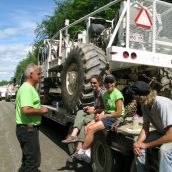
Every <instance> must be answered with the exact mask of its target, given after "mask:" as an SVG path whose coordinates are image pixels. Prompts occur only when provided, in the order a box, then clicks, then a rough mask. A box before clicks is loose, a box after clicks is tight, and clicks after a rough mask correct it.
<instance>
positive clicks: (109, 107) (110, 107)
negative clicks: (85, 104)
mask: <svg viewBox="0 0 172 172" xmlns="http://www.w3.org/2000/svg"><path fill="white" fill-rule="evenodd" d="M119 99H122V100H123V101H124V97H123V95H122V93H121V92H120V91H119V90H118V89H116V88H115V89H114V90H113V91H112V92H108V91H106V92H105V93H104V94H103V103H104V105H105V108H106V113H113V112H115V111H116V101H117V100H119ZM124 112H125V109H124V105H123V106H122V113H121V116H120V117H118V119H119V120H122V116H123V115H124Z"/></svg>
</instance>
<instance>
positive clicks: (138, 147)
mask: <svg viewBox="0 0 172 172" xmlns="http://www.w3.org/2000/svg"><path fill="white" fill-rule="evenodd" d="M146 148H147V144H146V143H144V142H138V141H137V142H135V143H134V144H133V151H134V154H135V155H136V156H142V155H143V154H142V152H141V149H146Z"/></svg>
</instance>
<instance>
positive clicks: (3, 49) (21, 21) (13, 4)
mask: <svg viewBox="0 0 172 172" xmlns="http://www.w3.org/2000/svg"><path fill="white" fill-rule="evenodd" d="M55 7H56V5H55V3H54V0H0V81H2V80H6V81H9V80H10V79H11V77H13V76H14V74H15V70H16V67H17V65H18V64H19V62H20V61H22V59H25V58H26V55H27V53H28V52H29V50H31V47H32V44H33V42H34V40H35V38H36V35H35V33H34V30H35V29H36V26H37V24H38V23H41V22H42V20H43V19H45V18H46V16H52V15H53V13H54V10H55Z"/></svg>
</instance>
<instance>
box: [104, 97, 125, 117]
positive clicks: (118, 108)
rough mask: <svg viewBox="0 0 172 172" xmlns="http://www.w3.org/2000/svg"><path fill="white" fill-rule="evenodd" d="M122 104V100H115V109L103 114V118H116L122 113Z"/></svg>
mask: <svg viewBox="0 0 172 172" xmlns="http://www.w3.org/2000/svg"><path fill="white" fill-rule="evenodd" d="M122 106H123V100H122V99H119V100H117V101H116V111H115V112H113V113H111V114H105V116H104V117H105V118H116V117H119V116H120V115H121V113H122Z"/></svg>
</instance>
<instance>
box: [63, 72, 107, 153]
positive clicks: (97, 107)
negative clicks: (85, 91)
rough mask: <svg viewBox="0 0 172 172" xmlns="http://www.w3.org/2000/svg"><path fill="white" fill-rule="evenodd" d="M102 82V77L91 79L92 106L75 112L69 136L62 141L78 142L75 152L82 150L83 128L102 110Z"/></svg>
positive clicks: (95, 76) (97, 76) (103, 91)
mask: <svg viewBox="0 0 172 172" xmlns="http://www.w3.org/2000/svg"><path fill="white" fill-rule="evenodd" d="M102 82H103V81H102V76H100V75H94V76H92V77H91V82H90V83H91V87H92V89H93V93H94V106H86V107H84V108H83V110H79V111H78V112H77V115H76V117H75V121H74V125H73V130H72V132H71V134H70V135H69V136H67V138H66V139H65V140H62V143H71V142H78V144H77V148H76V151H78V150H80V149H81V148H82V144H83V142H84V139H85V132H84V126H85V125H87V124H88V123H89V122H91V121H92V120H93V119H94V118H95V114H96V113H100V112H102V111H103V109H104V106H103V99H102V96H103V94H104V93H105V91H106V90H105V88H103V87H102Z"/></svg>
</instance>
